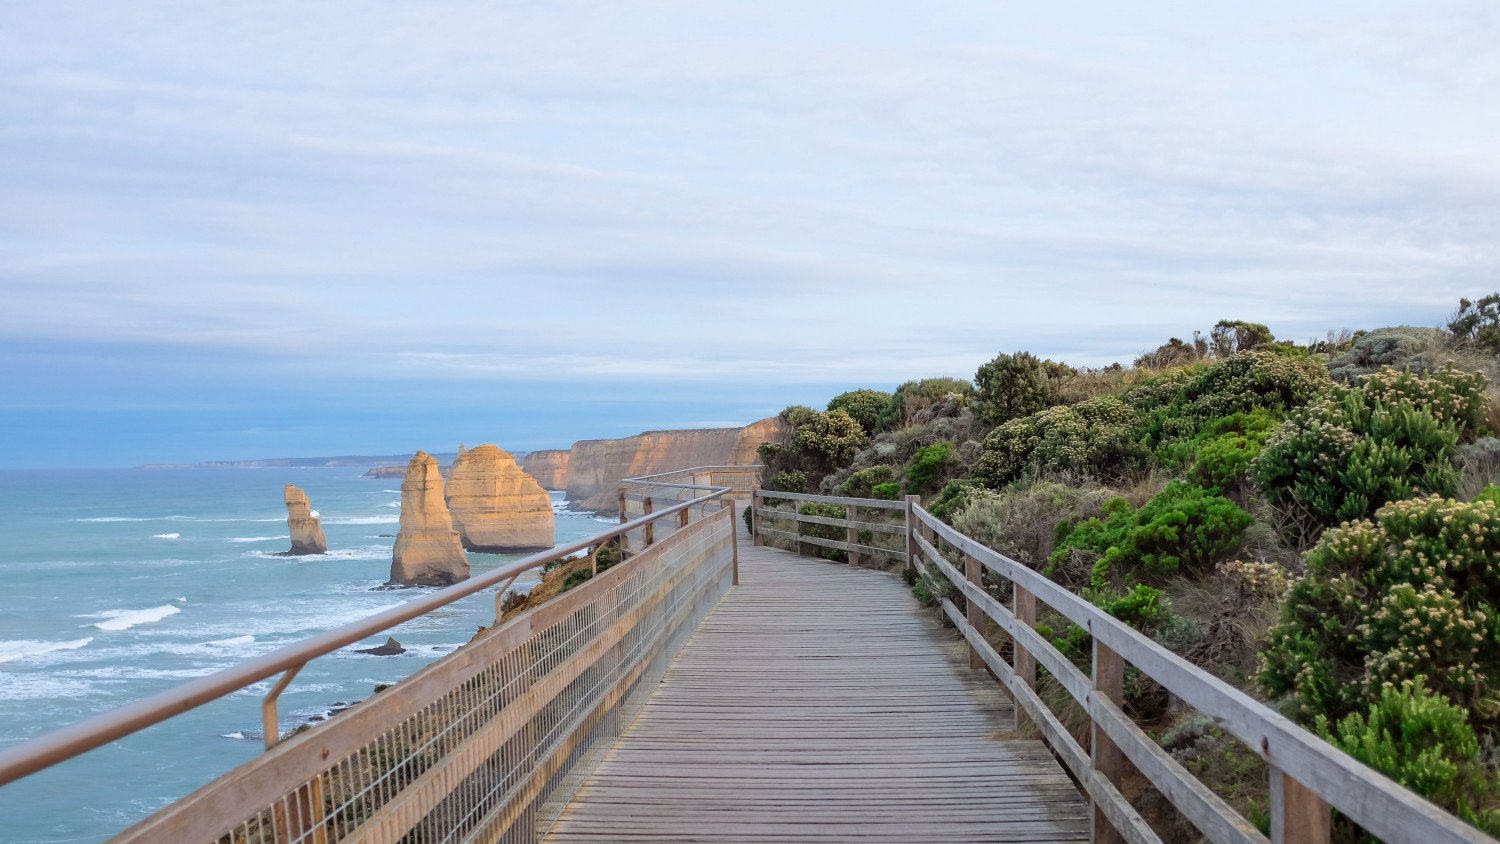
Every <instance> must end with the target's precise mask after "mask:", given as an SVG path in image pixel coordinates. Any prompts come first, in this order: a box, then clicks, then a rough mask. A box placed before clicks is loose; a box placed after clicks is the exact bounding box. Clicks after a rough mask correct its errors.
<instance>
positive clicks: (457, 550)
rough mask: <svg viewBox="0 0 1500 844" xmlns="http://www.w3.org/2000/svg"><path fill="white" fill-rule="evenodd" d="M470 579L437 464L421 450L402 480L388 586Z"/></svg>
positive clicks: (430, 583)
mask: <svg viewBox="0 0 1500 844" xmlns="http://www.w3.org/2000/svg"><path fill="white" fill-rule="evenodd" d="M468 577H469V558H468V557H466V556H464V548H463V545H462V544H461V543H460V541H459V538H458V531H456V530H454V529H453V518H452V517H451V516H450V515H449V514H448V505H447V502H446V501H445V500H444V499H443V476H442V474H440V473H439V472H438V463H437V460H435V459H433V457H432V455H430V454H428V453H427V452H425V451H419V452H417V453H416V456H414V457H412V459H411V463H410V464H408V465H407V467H406V476H405V477H404V478H402V480H401V530H400V532H398V533H397V534H396V547H395V549H394V550H393V551H392V552H391V580H390V585H392V586H447V585H448V584H450V583H457V582H458V581H460V580H465V579H467V578H468Z"/></svg>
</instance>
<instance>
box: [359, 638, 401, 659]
mask: <svg viewBox="0 0 1500 844" xmlns="http://www.w3.org/2000/svg"><path fill="white" fill-rule="evenodd" d="M354 652H355V653H357V654H371V655H373V656H399V655H401V654H404V653H406V648H405V647H404V646H402V644H401V643H400V642H398V641H396V637H395V636H387V637H385V644H383V645H376V646H375V647H373V648H355V649H354Z"/></svg>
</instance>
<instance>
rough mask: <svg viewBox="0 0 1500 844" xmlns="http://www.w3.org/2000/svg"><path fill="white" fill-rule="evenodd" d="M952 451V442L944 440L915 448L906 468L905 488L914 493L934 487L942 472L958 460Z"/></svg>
mask: <svg viewBox="0 0 1500 844" xmlns="http://www.w3.org/2000/svg"><path fill="white" fill-rule="evenodd" d="M953 452H954V449H953V443H951V442H946V441H945V442H937V443H933V444H932V445H929V446H923V447H922V448H919V449H917V453H916V455H914V456H913V457H912V462H911V466H909V467H907V470H906V488H907V489H909V490H911V492H912V494H913V495H916V494H918V493H920V492H922V491H924V490H928V489H931V488H932V487H934V486H935V485H936V484H937V481H938V479H939V478H941V477H942V475H943V472H944V471H945V470H946V469H947V468H948V467H949V466H951V465H953V464H954V463H956V462H958V461H957V458H956V457H955V456H954V453H953Z"/></svg>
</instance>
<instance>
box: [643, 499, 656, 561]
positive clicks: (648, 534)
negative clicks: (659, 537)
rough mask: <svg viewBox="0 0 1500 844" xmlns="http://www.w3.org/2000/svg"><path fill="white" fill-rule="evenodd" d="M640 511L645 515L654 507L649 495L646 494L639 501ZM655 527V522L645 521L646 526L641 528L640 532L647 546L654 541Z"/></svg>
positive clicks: (649, 513) (652, 510)
mask: <svg viewBox="0 0 1500 844" xmlns="http://www.w3.org/2000/svg"><path fill="white" fill-rule="evenodd" d="M641 511H642V513H643V514H644V515H647V516H649V515H651V513H652V512H654V508H653V507H652V506H651V496H649V495H648V496H646V500H645V501H643V502H641ZM655 527H656V522H647V523H646V526H645V527H643V528H641V533H643V534H645V540H644V542H645V543H646V547H648V548H649V547H650V546H651V543H653V542H655V541H656V531H655V530H653V528H655Z"/></svg>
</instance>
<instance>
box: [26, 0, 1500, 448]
mask: <svg viewBox="0 0 1500 844" xmlns="http://www.w3.org/2000/svg"><path fill="white" fill-rule="evenodd" d="M1496 91H1500V6H1497V5H1496V4H1494V3H1490V2H1473V3H1466V2H1422V3H1417V2H1410V3H1393V2H1377V0H1365V1H1364V2H1357V3H1352V2H1351V3H1337V2H1325V3H1318V4H1308V3H1291V2H1263V3H1257V4H1243V3H1196V4H1183V3H1153V2H1141V3H1129V4H1122V3H1116V2H1087V3H1086V2H1059V3H1048V4H1020V3H1004V2H994V1H993V0H987V2H972V3H970V2H960V0H948V1H947V2H943V3H937V4H934V3H904V2H881V3H869V2H832V1H831V0H830V1H829V2H817V3H807V2H763V1H758V2H744V3H740V2H714V3H702V2H666V1H665V0H664V1H663V2H654V0H641V1H640V2H615V3H597V2H539V3H496V2H493V0H490V2H475V3H459V2H434V3H420V4H417V3H398V2H381V3H372V2H357V0H356V1H354V2H341V3H305V2H296V3H292V2H285V3H282V2H243V3H234V4H219V3H188V2H181V3H162V2H155V1H154V0H134V1H133V2H130V3H105V2H93V3H83V2H58V0H43V1H42V2H13V1H12V0H0V466H9V467H48V466H75V467H83V466H128V465H133V464H137V463H145V462H189V461H196V460H206V459H220V458H224V459H233V458H254V457H273V456H288V455H315V454H360V453H371V454H389V453H401V452H408V451H413V450H415V449H417V448H425V449H428V450H435V451H448V450H452V448H453V447H455V446H456V445H457V443H458V442H460V441H462V442H467V443H469V444H473V443H476V442H496V443H498V444H500V445H502V446H503V447H505V448H510V449H514V450H523V451H524V450H530V449H536V448H546V447H567V446H568V445H569V444H570V443H571V442H572V441H573V440H575V439H579V438H585V437H608V436H622V435H628V434H631V433H634V432H636V431H640V430H644V429H653V428H676V427H698V426H710V425H712V426H717V425H727V424H739V423H744V422H749V421H752V420H754V419H757V418H761V417H764V416H767V415H770V414H772V413H774V412H776V411H777V410H778V409H780V408H781V407H783V406H785V405H787V404H790V403H794V402H802V403H808V404H817V405H821V404H823V403H825V402H826V401H827V400H828V398H830V397H831V396H832V395H834V394H835V393H837V392H839V391H841V390H844V389H849V388H853V387H865V386H870V387H878V388H883V389H890V388H892V387H894V386H895V385H896V384H897V383H899V382H901V381H904V380H908V379H911V378H919V377H926V376H933V375H959V376H968V375H971V374H972V373H973V371H974V369H975V368H976V367H977V366H978V365H979V364H981V363H983V362H984V361H985V360H988V359H989V358H991V357H993V356H994V355H995V354H996V353H998V352H1002V351H1003V352H1012V351H1016V350H1021V349H1026V350H1030V351H1033V352H1036V353H1038V354H1042V355H1045V356H1048V357H1052V358H1055V359H1059V360H1065V361H1068V362H1071V363H1075V364H1083V365H1100V364H1105V363H1109V362H1112V361H1116V360H1120V361H1125V362H1127V363H1128V362H1129V361H1130V360H1131V359H1133V358H1134V357H1135V356H1136V355H1137V354H1139V353H1141V352H1143V351H1146V350H1148V349H1151V348H1154V347H1155V346H1156V345H1158V344H1160V343H1161V342H1163V341H1164V340H1165V339H1166V338H1168V337H1170V336H1180V337H1186V336H1189V335H1190V334H1191V333H1192V331H1193V330H1195V329H1199V330H1203V329H1207V328H1209V327H1210V326H1212V325H1213V323H1214V322H1216V321H1218V320H1220V319H1225V318H1233V319H1245V320H1251V321H1257V322H1264V323H1266V324H1268V325H1269V326H1270V327H1271V328H1272V330H1273V331H1274V332H1275V333H1276V334H1277V336H1279V337H1283V338H1291V339H1296V340H1308V339H1312V338H1314V337H1318V336H1322V335H1323V334H1324V333H1325V332H1326V331H1328V330H1330V329H1339V328H1346V327H1347V328H1373V327H1378V326H1381V325H1392V324H1417V325H1437V324H1439V323H1441V322H1442V321H1443V319H1444V318H1445V317H1446V316H1447V315H1448V314H1449V313H1450V312H1451V311H1452V310H1453V308H1454V306H1455V304H1456V302H1457V300H1458V298H1459V297H1461V296H1469V297H1475V296H1479V295H1483V294H1485V293H1488V292H1492V291H1494V290H1496V289H1500V274H1497V272H1496V270H1497V267H1500V156H1497V155H1496V150H1500V96H1496Z"/></svg>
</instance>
